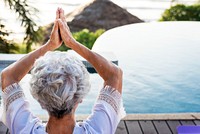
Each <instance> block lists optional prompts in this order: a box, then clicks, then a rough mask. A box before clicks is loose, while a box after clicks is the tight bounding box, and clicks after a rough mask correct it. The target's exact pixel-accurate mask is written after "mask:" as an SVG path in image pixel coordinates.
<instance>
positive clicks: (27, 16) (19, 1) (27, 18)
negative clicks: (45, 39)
mask: <svg viewBox="0 0 200 134" xmlns="http://www.w3.org/2000/svg"><path fill="white" fill-rule="evenodd" d="M4 2H5V3H6V4H7V5H8V6H9V8H10V9H11V10H14V11H15V13H17V15H18V19H19V20H20V21H21V26H23V27H25V34H26V36H25V37H24V43H25V44H26V51H27V52H29V51H31V45H32V44H33V43H34V42H38V41H39V40H41V35H40V34H39V33H38V32H37V28H38V27H37V25H36V23H35V22H34V21H33V19H32V17H31V16H36V15H35V14H36V13H37V12H38V10H37V9H36V8H34V7H32V6H30V5H29V4H28V2H27V0H4ZM0 24H1V23H0ZM1 25H2V24H1ZM0 31H2V30H0ZM0 35H1V39H3V40H1V41H2V42H3V43H2V42H1V44H0V45H2V44H3V45H5V44H7V42H8V41H7V40H6V39H5V38H3V37H4V36H5V35H6V34H0ZM9 44H10V43H9ZM1 47H4V48H6V49H9V47H11V46H9V45H8V46H1ZM0 49H1V48H0ZM10 49H11V48H10ZM1 51H3V52H8V51H7V50H6V51H4V49H2V50H1Z"/></svg>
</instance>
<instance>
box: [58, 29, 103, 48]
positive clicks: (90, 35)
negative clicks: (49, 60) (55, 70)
mask: <svg viewBox="0 0 200 134" xmlns="http://www.w3.org/2000/svg"><path fill="white" fill-rule="evenodd" d="M104 32H105V30H104V29H98V30H96V31H95V32H90V31H89V30H88V29H83V30H81V31H79V32H74V33H72V35H73V37H74V38H75V39H76V40H77V41H78V42H80V43H81V44H83V45H85V46H86V47H87V48H89V49H92V47H93V44H94V42H95V41H96V39H97V38H98V37H99V36H100V35H101V34H103V33H104ZM68 49H69V48H67V47H66V46H65V45H64V44H62V46H61V47H60V48H58V50H60V51H67V50H68Z"/></svg>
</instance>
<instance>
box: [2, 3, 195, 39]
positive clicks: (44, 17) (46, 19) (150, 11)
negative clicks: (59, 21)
mask: <svg viewBox="0 0 200 134" xmlns="http://www.w3.org/2000/svg"><path fill="white" fill-rule="evenodd" d="M89 1H90V0H74V1H72V0H51V1H49V0H28V2H29V4H31V5H32V6H34V7H36V8H37V9H38V10H39V13H38V14H37V16H38V18H34V20H35V21H36V23H37V25H39V26H43V25H47V24H49V23H51V22H53V21H54V19H55V11H56V9H57V7H62V8H63V9H64V10H65V13H69V12H71V11H73V10H74V9H75V8H77V7H78V6H80V5H81V4H84V3H87V2H89ZM112 1H113V2H114V3H116V4H117V5H119V6H121V7H123V8H125V9H127V10H128V11H129V12H130V13H132V14H133V15H135V16H137V17H139V18H140V19H143V20H145V21H146V22H152V21H157V20H158V19H159V18H160V16H161V14H162V13H163V11H164V10H165V9H166V8H169V7H170V5H171V2H170V1H171V0H112ZM194 1H196V0H178V2H180V3H186V4H191V3H194ZM0 18H1V19H2V20H3V21H2V22H3V24H6V26H7V27H6V28H7V29H8V30H10V31H12V32H13V33H14V34H12V35H11V36H10V37H9V39H11V40H12V39H14V40H17V41H21V40H22V39H23V37H24V34H23V32H24V28H23V27H21V26H20V21H18V20H17V19H16V18H17V15H16V14H15V13H14V12H13V11H11V10H9V8H8V6H6V5H5V3H4V2H3V1H0Z"/></svg>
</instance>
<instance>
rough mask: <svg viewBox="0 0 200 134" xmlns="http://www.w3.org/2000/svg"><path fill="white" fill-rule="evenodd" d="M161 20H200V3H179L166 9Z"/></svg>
mask: <svg viewBox="0 0 200 134" xmlns="http://www.w3.org/2000/svg"><path fill="white" fill-rule="evenodd" d="M160 21H200V4H194V5H188V6H187V5H183V4H178V5H175V6H172V7H171V8H169V9H166V10H165V11H164V13H163V14H162V17H161V19H160Z"/></svg>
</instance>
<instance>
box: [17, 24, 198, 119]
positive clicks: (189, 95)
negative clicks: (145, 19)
mask: <svg viewBox="0 0 200 134" xmlns="http://www.w3.org/2000/svg"><path fill="white" fill-rule="evenodd" d="M192 26H194V27H195V28H193V29H192ZM172 29H173V30H172ZM180 29H181V30H183V31H185V32H180ZM176 30H177V31H176ZM152 31H162V32H163V33H162V34H161V33H156V32H155V33H152ZM186 31H187V32H186ZM119 33H120V34H119ZM127 33H129V34H127ZM138 33H140V34H138ZM141 33H142V34H141ZM191 33H192V34H191ZM194 33H195V34H194ZM174 34H176V36H174ZM119 35H121V36H119ZM122 35H124V36H122ZM199 35H200V23H190V24H188V23H187V24H186V25H184V26H183V24H182V23H180V24H178V23H170V24H168V23H164V24H163V23H161V24H155V23H153V24H152V23H151V24H146V25H143V24H138V25H129V26H127V27H126V26H125V27H122V28H119V29H113V30H111V31H108V32H106V33H105V34H103V35H102V37H100V38H99V39H98V40H97V42H96V43H95V47H94V51H97V50H98V51H112V52H113V51H114V52H115V55H116V56H117V59H118V60H119V66H121V68H122V69H123V72H124V81H123V99H124V106H125V109H126V111H127V113H189V112H200V103H199V102H200V82H199V81H200V58H199V57H200V45H199V42H200V41H199ZM113 36H114V37H113ZM116 36H117V37H116ZM113 38H114V39H113ZM141 38H142V39H143V40H141ZM127 39H129V41H127ZM130 39H131V40H132V42H133V40H134V43H132V42H131V41H130ZM144 39H145V40H144ZM123 43H125V44H126V47H125V46H124V45H123V46H122V44H123ZM108 44H109V45H108ZM100 45H101V46H100ZM30 77H31V76H30V75H27V76H26V77H25V78H24V79H23V80H22V82H21V85H22V87H23V89H24V91H25V92H26V96H27V98H28V100H29V101H30V102H31V107H30V108H31V110H32V111H33V112H34V113H35V114H37V115H45V114H46V112H45V111H44V110H42V109H41V108H40V106H39V104H38V103H37V102H36V101H35V100H34V99H33V98H32V97H31V95H30V93H29V85H28V81H29V79H30ZM90 80H91V83H92V85H91V86H92V87H91V91H90V93H89V95H88V96H87V97H86V99H85V100H84V101H83V103H81V105H80V106H79V108H78V109H77V112H76V113H77V114H89V113H91V109H92V106H93V104H94V102H95V99H96V97H97V95H98V92H99V90H100V88H101V87H102V84H103V81H102V79H101V78H100V77H99V76H98V75H97V74H91V75H90Z"/></svg>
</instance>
